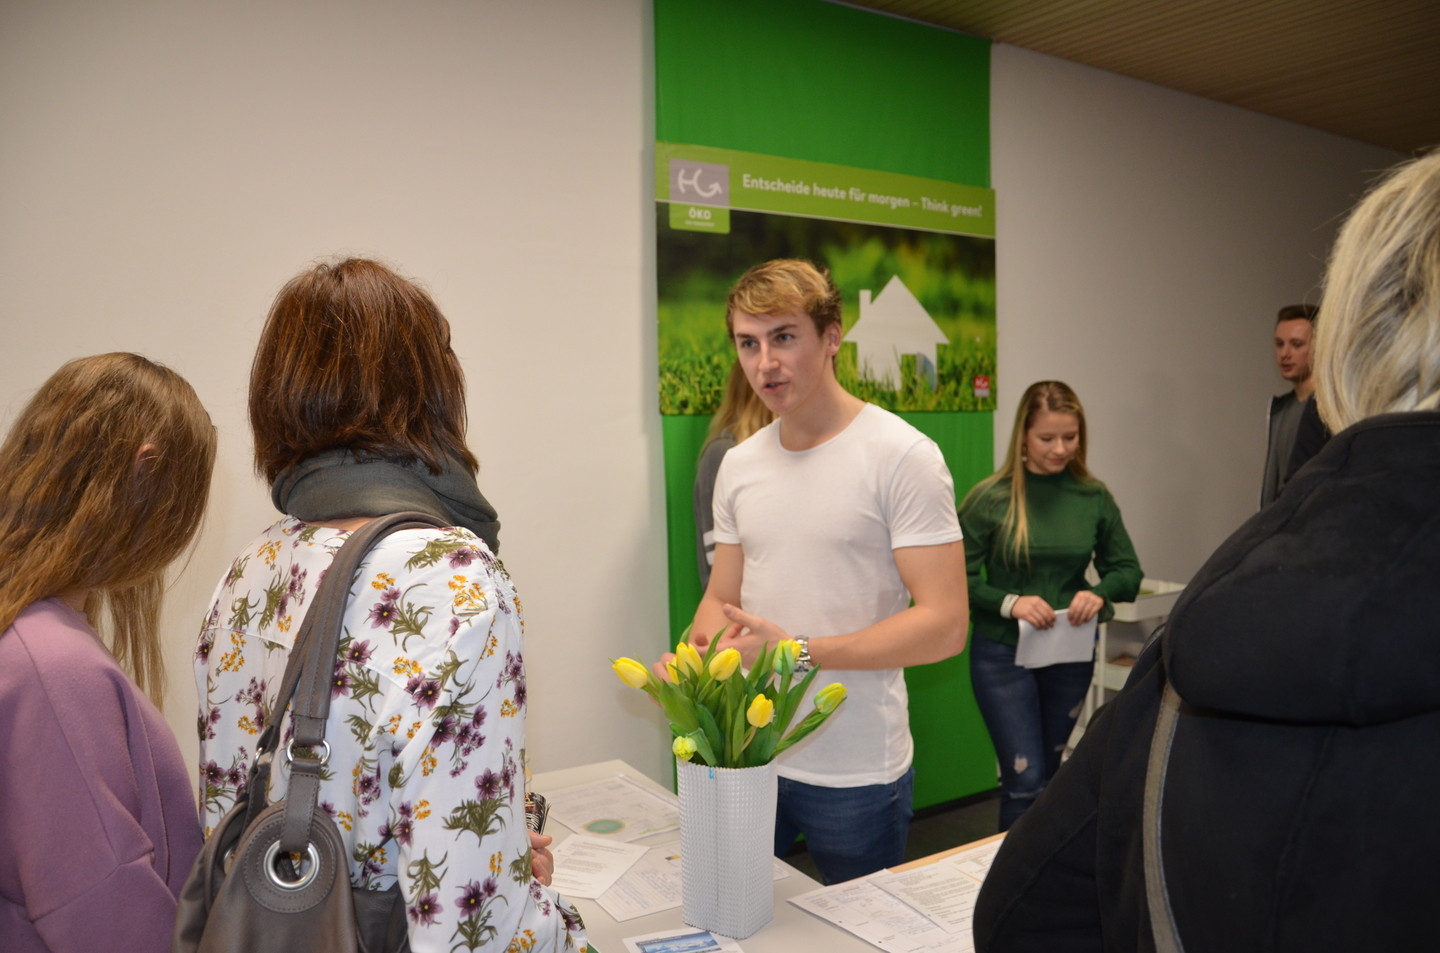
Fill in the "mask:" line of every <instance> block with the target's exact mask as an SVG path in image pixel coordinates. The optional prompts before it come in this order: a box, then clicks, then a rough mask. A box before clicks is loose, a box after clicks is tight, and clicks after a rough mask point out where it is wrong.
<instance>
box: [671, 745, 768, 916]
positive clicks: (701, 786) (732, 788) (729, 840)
mask: <svg viewBox="0 0 1440 953" xmlns="http://www.w3.org/2000/svg"><path fill="white" fill-rule="evenodd" d="M676 768H677V774H678V777H679V782H680V783H679V788H680V879H681V883H682V885H683V891H684V910H683V913H684V917H685V922H686V923H688V924H689V925H690V926H692V927H699V928H700V929H702V930H709V931H710V932H711V933H718V934H720V935H721V936H728V937H733V938H735V939H737V940H739V939H744V938H745V937H747V936H749V935H750V934H752V933H754V932H755V931H756V930H758V929H760V928H761V927H763V926H764V925H765V924H767V923H769V922H770V918H771V917H772V916H773V915H774V913H775V877H774V867H773V864H772V861H771V858H772V857H773V856H774V851H775V763H774V762H773V761H772V762H771V763H769V764H766V765H762V766H760V767H758V768H710V767H706V766H704V765H699V764H692V763H691V762H689V761H677V762H676Z"/></svg>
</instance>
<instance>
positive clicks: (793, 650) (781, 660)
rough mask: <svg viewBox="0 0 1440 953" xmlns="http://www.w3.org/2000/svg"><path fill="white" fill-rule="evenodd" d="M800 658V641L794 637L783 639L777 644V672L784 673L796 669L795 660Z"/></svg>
mask: <svg viewBox="0 0 1440 953" xmlns="http://www.w3.org/2000/svg"><path fill="white" fill-rule="evenodd" d="M799 658H800V643H799V642H796V641H795V640H794V639H781V640H780V644H779V645H777V646H775V672H776V674H784V673H785V672H793V671H795V662H796V661H797V660H799Z"/></svg>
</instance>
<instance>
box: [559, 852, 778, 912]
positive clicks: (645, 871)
mask: <svg viewBox="0 0 1440 953" xmlns="http://www.w3.org/2000/svg"><path fill="white" fill-rule="evenodd" d="M771 874H772V876H773V877H774V879H776V880H781V879H783V878H785V877H788V876H790V871H789V869H788V868H787V867H786V866H785V865H784V864H783V863H781V862H780V861H778V860H777V861H774V862H773V864H772V866H771ZM562 892H563V891H562ZM680 901H681V896H680V842H679V841H676V842H674V843H672V844H661V845H659V846H656V847H652V848H650V850H649V852H648V853H646V855H645V856H644V857H641V858H640V860H639V861H637V862H636V863H635V866H633V867H631V868H630V869H629V870H627V871H626V872H625V876H623V877H621V878H620V879H619V880H618V881H616V882H615V886H613V887H611V888H610V889H609V890H607V891H605V892H604V893H602V894H601V895H600V896H599V897H598V898H596V902H597V903H599V904H600V906H601V907H603V908H604V910H605V912H606V913H608V914H610V916H611V917H612V918H613V919H615V920H617V921H620V920H633V919H635V918H636V917H643V916H647V915H649V914H651V913H659V912H660V911H661V910H673V909H675V908H676V907H679V906H680Z"/></svg>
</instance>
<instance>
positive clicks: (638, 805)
mask: <svg viewBox="0 0 1440 953" xmlns="http://www.w3.org/2000/svg"><path fill="white" fill-rule="evenodd" d="M542 793H543V794H544V795H545V797H546V799H547V800H548V801H549V803H550V819H551V820H552V821H558V822H559V823H561V824H564V825H565V826H566V827H568V828H570V830H572V831H574V832H575V833H577V834H590V835H591V836H594V837H606V838H609V839H611V840H622V841H635V840H639V839H640V838H642V837H649V836H651V835H653V834H661V833H664V832H666V831H674V830H679V829H680V804H679V802H678V801H677V800H676V799H675V796H674V795H673V794H668V793H667V795H666V796H661V795H659V794H656V793H654V792H653V791H651V790H650V789H648V788H645V787H641V786H640V785H639V784H638V783H636V782H634V781H632V780H630V779H629V778H627V777H625V776H624V775H621V774H617V775H615V776H614V777H609V778H601V779H600V780H598V781H591V782H589V783H586V784H577V785H575V786H574V787H568V788H561V789H560V790H558V791H545V792H542Z"/></svg>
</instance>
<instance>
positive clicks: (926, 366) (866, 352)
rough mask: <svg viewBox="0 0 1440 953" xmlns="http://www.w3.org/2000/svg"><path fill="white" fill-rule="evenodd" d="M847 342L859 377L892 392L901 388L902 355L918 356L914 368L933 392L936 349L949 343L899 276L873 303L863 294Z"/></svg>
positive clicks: (865, 293)
mask: <svg viewBox="0 0 1440 953" xmlns="http://www.w3.org/2000/svg"><path fill="white" fill-rule="evenodd" d="M845 340H847V341H853V342H855V352H856V353H855V356H856V364H857V365H858V366H859V370H860V376H861V377H865V378H868V379H870V380H872V381H874V382H875V383H877V384H882V385H884V386H885V387H887V388H888V389H890V390H898V389H899V387H900V356H901V355H902V354H914V355H915V369H916V370H917V371H919V372H920V373H921V374H923V375H925V378H926V380H928V381H929V382H930V389H931V390H934V389H935V387H936V377H935V346H936V345H937V344H948V343H949V339H948V338H947V337H945V332H943V331H941V330H940V327H939V325H937V324H936V323H935V319H934V318H931V317H930V315H929V313H927V312H926V310H925V309H924V308H923V307H921V305H920V302H919V300H917V299H916V297H915V295H914V294H913V293H912V292H911V291H910V289H909V288H907V287H905V283H904V282H903V281H901V280H900V276H899V275H895V276H894V277H892V278H891V279H890V280H889V281H888V282H886V284H885V287H884V288H883V289H881V291H880V293H879V294H878V295H876V296H875V299H874V300H873V301H872V300H871V299H870V292H869V291H868V290H865V291H861V292H860V319H859V320H858V321H856V322H855V324H854V325H853V326H852V327H851V328H850V333H849V334H847V335H845Z"/></svg>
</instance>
